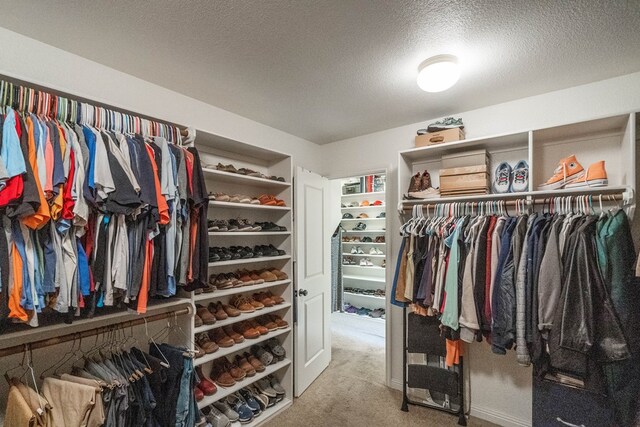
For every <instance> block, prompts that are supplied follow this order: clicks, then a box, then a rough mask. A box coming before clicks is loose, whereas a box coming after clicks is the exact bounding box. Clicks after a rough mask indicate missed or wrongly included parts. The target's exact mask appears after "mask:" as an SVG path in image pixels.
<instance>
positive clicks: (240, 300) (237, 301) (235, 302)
mask: <svg viewBox="0 0 640 427" xmlns="http://www.w3.org/2000/svg"><path fill="white" fill-rule="evenodd" d="M251 301H252V300H250V299H249V298H248V297H246V296H244V295H235V296H234V297H233V298H231V300H229V304H231V305H232V306H234V307H235V308H237V309H238V310H240V312H241V313H253V312H254V311H256V308H255V306H254V305H253V304H252V302H251Z"/></svg>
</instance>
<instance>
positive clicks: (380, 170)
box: [327, 165, 397, 388]
mask: <svg viewBox="0 0 640 427" xmlns="http://www.w3.org/2000/svg"><path fill="white" fill-rule="evenodd" d="M391 169H392V165H388V166H383V167H377V168H376V167H373V168H367V169H357V170H354V171H352V172H348V173H344V172H343V173H339V174H335V175H329V176H327V178H328V179H329V180H330V181H333V180H336V179H346V178H353V177H354V176H362V175H375V174H384V175H385V187H384V205H385V207H386V209H385V220H384V228H385V231H384V241H385V242H386V244H387V246H386V252H387V254H390V255H392V256H391V258H390V257H389V256H387V258H386V260H387V268H385V272H384V275H385V283H391V282H392V281H393V273H391V269H392V267H395V265H392V264H394V263H393V261H395V260H394V259H393V254H394V253H395V250H394V248H393V244H392V241H391V239H390V238H389V237H390V236H391V235H390V234H389V216H388V215H386V214H387V213H390V212H391V213H395V212H396V209H395V208H394V209H389V207H390V206H391V205H390V204H389V201H390V200H391V197H390V192H389V189H393V188H395V186H392V185H390V184H389V181H390V180H389V178H390V174H389V171H390V170H391ZM393 206H395V204H394V205H393ZM386 294H387V295H389V296H390V295H391V289H387V293H386ZM384 304H385V307H384V311H385V313H386V316H385V325H384V366H385V376H384V377H385V384H386V386H387V387H390V388H397V387H394V385H393V381H392V379H391V331H392V329H391V324H392V322H391V318H392V316H391V308H392V307H393V306H392V305H391V298H390V297H389V298H385V301H384Z"/></svg>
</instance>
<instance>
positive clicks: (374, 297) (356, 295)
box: [344, 291, 386, 301]
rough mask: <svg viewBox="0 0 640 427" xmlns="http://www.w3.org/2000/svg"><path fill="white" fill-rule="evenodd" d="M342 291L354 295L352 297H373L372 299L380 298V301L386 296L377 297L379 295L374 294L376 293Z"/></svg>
mask: <svg viewBox="0 0 640 427" xmlns="http://www.w3.org/2000/svg"><path fill="white" fill-rule="evenodd" d="M344 293H345V294H346V295H351V296H354V297H363V298H373V299H377V300H382V301H384V300H385V299H386V297H379V296H376V295H365V294H358V293H355V292H347V291H344Z"/></svg>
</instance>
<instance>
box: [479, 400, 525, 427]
mask: <svg viewBox="0 0 640 427" xmlns="http://www.w3.org/2000/svg"><path fill="white" fill-rule="evenodd" d="M469 415H471V416H472V417H474V418H480V419H483V420H485V421H489V422H492V423H494V424H498V425H500V426H504V427H531V420H523V419H521V418H516V417H514V416H513V415H510V414H506V413H504V412H501V411H496V410H495V409H491V408H484V407H481V406H475V405H471V413H470V414H469Z"/></svg>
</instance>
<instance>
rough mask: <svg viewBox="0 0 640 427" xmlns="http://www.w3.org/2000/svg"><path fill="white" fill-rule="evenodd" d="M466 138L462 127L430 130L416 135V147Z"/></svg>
mask: <svg viewBox="0 0 640 427" xmlns="http://www.w3.org/2000/svg"><path fill="white" fill-rule="evenodd" d="M463 139H464V130H462V129H460V128H453V129H447V130H443V131H440V132H428V133H426V134H424V135H418V136H416V147H426V146H428V145H436V144H443V143H445V142H452V141H461V140H463Z"/></svg>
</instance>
